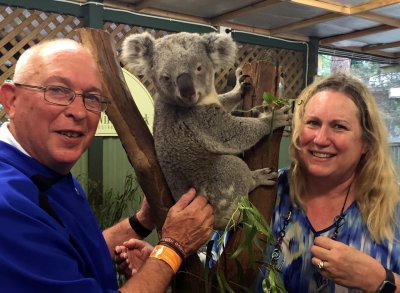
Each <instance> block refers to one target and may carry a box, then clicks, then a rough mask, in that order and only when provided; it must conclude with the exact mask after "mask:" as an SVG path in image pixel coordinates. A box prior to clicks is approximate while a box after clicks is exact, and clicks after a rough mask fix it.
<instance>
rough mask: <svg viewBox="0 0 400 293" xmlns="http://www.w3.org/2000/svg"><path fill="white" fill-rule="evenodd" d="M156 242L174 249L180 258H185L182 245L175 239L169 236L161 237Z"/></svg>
mask: <svg viewBox="0 0 400 293" xmlns="http://www.w3.org/2000/svg"><path fill="white" fill-rule="evenodd" d="M158 244H161V245H165V246H168V247H169V248H172V249H173V250H175V252H177V253H178V254H179V256H180V257H181V258H182V259H185V258H186V254H185V250H184V249H183V247H182V245H181V244H180V243H179V242H178V241H176V240H175V239H173V238H170V237H163V238H161V240H160V241H159V242H158Z"/></svg>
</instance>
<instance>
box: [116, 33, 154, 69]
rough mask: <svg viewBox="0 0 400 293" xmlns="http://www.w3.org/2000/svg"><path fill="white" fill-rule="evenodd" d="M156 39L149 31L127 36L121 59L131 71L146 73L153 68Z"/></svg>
mask: <svg viewBox="0 0 400 293" xmlns="http://www.w3.org/2000/svg"><path fill="white" fill-rule="evenodd" d="M154 43H155V39H154V38H153V36H152V35H151V34H149V33H148V32H144V33H141V34H132V35H130V36H128V37H127V38H125V40H124V41H123V42H122V47H121V56H120V58H121V61H122V62H123V63H125V64H126V67H127V69H128V70H129V71H131V72H134V73H136V74H138V75H144V74H146V73H147V71H148V70H149V69H150V68H151V62H152V59H153V54H154Z"/></svg>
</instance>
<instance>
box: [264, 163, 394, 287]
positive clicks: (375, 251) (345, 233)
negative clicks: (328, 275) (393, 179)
mask: <svg viewBox="0 0 400 293" xmlns="http://www.w3.org/2000/svg"><path fill="white" fill-rule="evenodd" d="M287 174H288V170H286V169H285V170H282V171H281V172H280V174H279V179H278V188H277V200H276V205H275V208H274V213H273V217H272V227H273V233H274V235H275V237H276V238H277V235H278V233H279V231H280V230H281V229H282V227H283V223H284V219H285V217H286V215H287V214H288V212H289V210H291V211H292V214H291V219H290V221H289V224H288V226H287V228H286V235H285V237H284V239H283V243H282V246H281V248H282V253H281V254H280V257H279V259H278V261H277V266H278V269H280V270H281V271H282V277H283V281H284V284H285V287H286V289H287V291H288V292H290V293H292V292H299V293H305V292H318V290H317V288H318V286H320V285H321V282H322V281H323V279H322V277H321V275H319V274H318V272H317V270H316V268H315V266H314V265H313V264H312V263H311V253H310V248H311V246H312V245H313V242H314V238H315V237H317V236H321V235H324V236H327V237H331V236H332V233H333V231H334V230H335V226H334V224H333V223H332V225H331V226H330V227H328V228H326V229H324V230H322V231H315V230H314V229H313V227H312V226H311V224H310V222H309V220H308V218H307V216H306V214H305V212H304V210H302V209H300V208H294V207H293V206H292V203H291V200H290V197H289V183H288V178H287ZM344 214H345V216H344V221H343V222H342V226H341V227H340V228H339V231H338V237H337V241H340V242H343V243H345V244H347V245H350V246H352V247H354V248H356V249H358V250H360V251H363V252H364V253H366V254H368V255H370V256H372V257H373V258H375V259H377V260H378V261H380V262H381V263H382V264H383V265H384V266H385V267H387V268H388V269H390V270H392V271H393V272H395V273H397V274H399V273H400V242H399V240H400V231H399V230H397V231H396V239H397V240H395V241H394V243H388V242H387V241H385V242H384V243H383V244H376V243H375V242H374V241H373V240H372V239H371V237H370V235H369V232H368V230H367V227H366V226H365V224H364V223H363V221H362V219H361V215H360V212H359V209H358V206H357V204H356V203H355V202H353V203H352V204H351V206H350V207H349V208H348V209H347V210H346V211H345V213H344ZM397 215H398V223H400V206H399V207H398V213H397ZM366 277H368V276H366ZM257 287H258V292H263V291H262V288H261V281H260V282H259V284H258V286H257ZM321 292H336V293H337V292H352V293H353V292H361V291H359V290H355V289H347V288H343V287H341V286H339V285H336V284H335V283H333V282H332V281H329V282H328V285H327V286H326V287H325V289H324V290H323V291H321Z"/></svg>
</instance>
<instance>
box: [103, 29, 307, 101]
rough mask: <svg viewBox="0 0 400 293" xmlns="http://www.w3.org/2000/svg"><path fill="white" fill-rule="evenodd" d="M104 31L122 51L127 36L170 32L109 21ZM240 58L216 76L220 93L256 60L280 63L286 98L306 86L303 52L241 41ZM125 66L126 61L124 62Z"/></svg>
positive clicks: (144, 79)
mask: <svg viewBox="0 0 400 293" xmlns="http://www.w3.org/2000/svg"><path fill="white" fill-rule="evenodd" d="M104 30H105V31H107V32H108V33H110V34H111V36H112V37H113V39H114V41H115V46H116V48H117V51H118V52H119V51H120V48H121V44H122V41H123V40H124V38H125V37H126V36H128V35H130V34H133V33H141V32H143V31H145V30H147V31H148V32H150V33H151V34H152V35H153V36H154V37H155V38H159V37H163V36H165V35H166V34H168V32H166V31H155V30H153V29H144V28H142V27H137V26H133V27H131V26H129V25H126V24H116V23H111V22H107V23H105V25H104ZM238 47H239V50H238V58H237V61H236V63H235V64H234V66H233V67H231V68H228V69H225V70H221V71H220V72H218V74H217V75H216V77H215V87H216V89H217V92H218V93H223V92H226V91H227V90H229V89H231V88H232V86H233V85H232V80H233V82H234V81H235V70H236V68H237V67H239V66H243V65H245V64H246V63H250V62H253V61H261V60H267V61H270V62H272V63H274V64H279V66H281V67H282V70H283V72H284V74H285V78H284V80H285V90H284V97H286V98H289V99H294V98H296V97H297V96H298V94H299V93H300V91H301V90H302V88H303V87H304V71H303V58H304V57H303V54H302V53H300V52H295V51H291V50H283V49H281V50H280V49H271V48H265V47H262V46H257V45H249V44H238ZM121 65H122V66H123V65H124V64H121ZM138 78H139V79H140V81H141V82H142V83H143V84H144V85H145V86H146V88H147V90H148V91H149V93H150V94H151V96H152V97H153V98H155V97H156V96H157V91H156V89H155V87H154V84H153V82H151V80H150V79H149V77H147V76H138Z"/></svg>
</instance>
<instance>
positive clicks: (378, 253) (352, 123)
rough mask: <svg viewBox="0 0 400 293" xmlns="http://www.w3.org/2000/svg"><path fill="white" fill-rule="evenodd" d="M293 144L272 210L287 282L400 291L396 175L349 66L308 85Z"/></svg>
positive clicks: (300, 288)
mask: <svg viewBox="0 0 400 293" xmlns="http://www.w3.org/2000/svg"><path fill="white" fill-rule="evenodd" d="M290 154H291V158H292V164H291V166H290V169H288V170H282V171H281V172H280V176H279V180H278V194H277V201H276V206H275V210H274V214H273V220H272V225H273V230H274V234H275V236H276V238H277V240H278V241H277V244H276V245H275V247H274V250H273V253H272V259H273V261H274V262H275V263H276V265H277V267H278V268H279V269H280V270H281V271H282V277H283V281H284V284H285V287H286V289H287V290H288V292H302V293H303V292H400V277H399V276H398V274H399V273H400V242H399V241H400V226H399V223H400V204H399V201H400V195H399V189H398V185H397V175H396V171H395V168H394V165H393V162H392V160H391V157H390V151H389V150H388V143H387V133H386V128H385V126H384V124H383V121H382V119H381V117H380V115H379V111H378V107H377V105H376V103H375V101H374V97H373V96H372V94H371V93H370V92H369V90H368V89H367V87H366V86H365V85H363V84H362V83H361V82H360V81H359V80H357V79H355V78H353V77H351V76H348V75H342V74H336V75H332V76H330V77H328V78H326V79H323V80H320V81H317V82H315V83H313V84H312V85H310V86H309V87H307V88H306V89H305V90H304V91H303V92H302V93H301V95H300V97H299V98H298V101H297V107H296V110H295V114H294V119H293V137H292V143H291V145H290ZM261 287H262V286H261V284H260V289H259V291H260V292H262V289H261Z"/></svg>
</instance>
